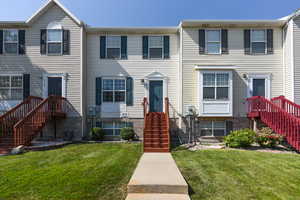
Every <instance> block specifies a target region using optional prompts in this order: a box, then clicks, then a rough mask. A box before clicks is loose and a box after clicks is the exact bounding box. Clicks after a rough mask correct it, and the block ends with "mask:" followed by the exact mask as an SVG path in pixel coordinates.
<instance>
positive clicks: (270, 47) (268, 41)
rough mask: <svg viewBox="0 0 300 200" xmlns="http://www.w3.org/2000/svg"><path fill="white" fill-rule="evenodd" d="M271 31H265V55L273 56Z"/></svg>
mask: <svg viewBox="0 0 300 200" xmlns="http://www.w3.org/2000/svg"><path fill="white" fill-rule="evenodd" d="M273 52H274V51H273V29H268V30H267V54H273Z"/></svg>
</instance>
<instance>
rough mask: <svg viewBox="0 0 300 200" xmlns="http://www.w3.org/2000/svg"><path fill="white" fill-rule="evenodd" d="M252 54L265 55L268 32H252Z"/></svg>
mask: <svg viewBox="0 0 300 200" xmlns="http://www.w3.org/2000/svg"><path fill="white" fill-rule="evenodd" d="M250 38H251V52H252V53H253V54H265V53H266V49H267V48H266V45H267V34H266V30H251V37H250Z"/></svg>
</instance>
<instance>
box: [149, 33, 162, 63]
mask: <svg viewBox="0 0 300 200" xmlns="http://www.w3.org/2000/svg"><path fill="white" fill-rule="evenodd" d="M150 37H161V38H162V47H150ZM164 42H165V41H164V36H163V35H149V36H148V59H150V60H163V59H164V46H165V45H164ZM151 48H161V58H151V56H150V49H151Z"/></svg>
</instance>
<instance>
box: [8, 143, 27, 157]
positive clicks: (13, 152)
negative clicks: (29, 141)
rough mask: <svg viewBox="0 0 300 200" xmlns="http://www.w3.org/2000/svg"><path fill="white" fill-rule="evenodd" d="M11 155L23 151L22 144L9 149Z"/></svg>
mask: <svg viewBox="0 0 300 200" xmlns="http://www.w3.org/2000/svg"><path fill="white" fill-rule="evenodd" d="M10 153H11V154H12V155H17V154H21V153H24V146H23V145H20V146H18V147H15V148H13V149H12V150H11V152H10Z"/></svg>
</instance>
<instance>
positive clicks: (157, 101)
mask: <svg viewBox="0 0 300 200" xmlns="http://www.w3.org/2000/svg"><path fill="white" fill-rule="evenodd" d="M149 101H150V109H149V111H150V112H163V81H150V89H149Z"/></svg>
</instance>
